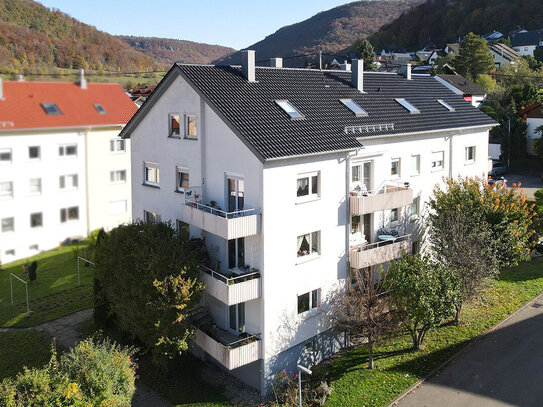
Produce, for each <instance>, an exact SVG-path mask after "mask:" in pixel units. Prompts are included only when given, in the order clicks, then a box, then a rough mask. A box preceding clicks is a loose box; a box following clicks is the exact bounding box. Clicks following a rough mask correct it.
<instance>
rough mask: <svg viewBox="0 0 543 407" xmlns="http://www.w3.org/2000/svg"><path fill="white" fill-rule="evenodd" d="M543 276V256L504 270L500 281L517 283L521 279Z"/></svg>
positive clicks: (499, 276)
mask: <svg viewBox="0 0 543 407" xmlns="http://www.w3.org/2000/svg"><path fill="white" fill-rule="evenodd" d="M542 277H543V257H539V258H534V259H532V260H531V261H525V262H522V263H520V264H519V265H518V266H517V267H515V268H510V269H506V270H504V271H502V272H501V273H500V274H499V275H498V281H504V282H508V283H515V282H519V281H530V280H536V279H538V278H542Z"/></svg>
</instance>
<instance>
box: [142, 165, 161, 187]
mask: <svg viewBox="0 0 543 407" xmlns="http://www.w3.org/2000/svg"><path fill="white" fill-rule="evenodd" d="M144 180H145V181H144V184H145V185H151V186H158V185H159V183H160V170H159V168H158V164H157V163H151V162H145V163H144Z"/></svg>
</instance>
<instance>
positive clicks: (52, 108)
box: [41, 103, 62, 115]
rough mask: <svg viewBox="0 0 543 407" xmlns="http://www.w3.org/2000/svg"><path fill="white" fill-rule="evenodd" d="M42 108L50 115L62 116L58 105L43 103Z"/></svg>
mask: <svg viewBox="0 0 543 407" xmlns="http://www.w3.org/2000/svg"><path fill="white" fill-rule="evenodd" d="M41 107H42V108H43V110H45V113H47V114H48V115H59V114H62V112H61V111H60V109H59V108H58V106H57V105H56V103H42V104H41Z"/></svg>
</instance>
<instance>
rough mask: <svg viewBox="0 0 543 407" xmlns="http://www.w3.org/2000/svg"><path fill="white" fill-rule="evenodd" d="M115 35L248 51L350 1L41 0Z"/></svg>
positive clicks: (45, 4)
mask: <svg viewBox="0 0 543 407" xmlns="http://www.w3.org/2000/svg"><path fill="white" fill-rule="evenodd" d="M38 1H39V2H40V3H42V4H43V5H44V6H47V7H50V8H57V9H60V10H61V11H63V12H65V13H67V14H69V15H71V16H72V17H74V18H76V19H78V20H80V21H82V22H84V23H87V24H90V25H93V26H95V27H96V28H98V29H99V30H102V31H106V32H108V33H110V34H124V35H136V36H145V37H166V38H175V39H180V40H190V41H197V42H205V43H208V44H219V45H224V46H229V47H232V48H236V49H241V48H244V47H247V46H249V45H251V44H253V43H255V42H257V41H260V40H261V39H263V38H264V37H265V36H267V35H269V34H272V33H274V32H275V31H277V30H278V29H279V28H281V27H282V26H284V25H288V24H293V23H296V22H299V21H303V20H305V19H307V18H309V17H311V16H313V15H315V14H317V13H318V12H319V11H324V10H328V9H330V8H333V7H336V6H339V5H340V4H345V3H349V1H345V0H233V1H232V0H230V1H227V0H196V1H194V0H193V1H187V0H177V1H175V0H151V1H149V0H92V1H89V0H83V1H81V0H38Z"/></svg>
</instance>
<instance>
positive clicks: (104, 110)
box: [94, 103, 107, 114]
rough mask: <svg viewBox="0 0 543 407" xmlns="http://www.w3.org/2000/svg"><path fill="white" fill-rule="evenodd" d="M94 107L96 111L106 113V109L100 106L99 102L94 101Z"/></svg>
mask: <svg viewBox="0 0 543 407" xmlns="http://www.w3.org/2000/svg"><path fill="white" fill-rule="evenodd" d="M94 108H95V109H96V111H97V112H98V113H100V114H106V113H107V112H106V109H104V106H102V105H101V104H98V103H96V104H95V105H94Z"/></svg>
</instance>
